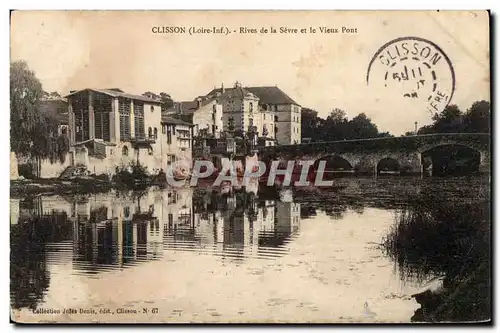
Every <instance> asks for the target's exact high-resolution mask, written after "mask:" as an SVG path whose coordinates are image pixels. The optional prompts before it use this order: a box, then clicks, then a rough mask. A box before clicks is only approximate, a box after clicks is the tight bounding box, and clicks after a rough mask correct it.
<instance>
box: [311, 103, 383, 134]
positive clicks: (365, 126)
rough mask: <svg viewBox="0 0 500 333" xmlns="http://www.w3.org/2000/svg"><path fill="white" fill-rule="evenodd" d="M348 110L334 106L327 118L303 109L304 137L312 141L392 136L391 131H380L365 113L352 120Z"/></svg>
mask: <svg viewBox="0 0 500 333" xmlns="http://www.w3.org/2000/svg"><path fill="white" fill-rule="evenodd" d="M346 114H347V113H346V112H345V111H344V110H342V109H339V108H334V109H333V110H332V112H330V114H329V115H328V117H327V118H326V119H323V118H320V117H318V113H317V112H316V111H314V110H311V109H308V108H303V109H302V137H303V138H311V141H337V140H346V139H364V138H375V137H390V136H392V135H391V134H390V133H389V132H382V133H379V131H378V128H377V126H376V125H375V124H373V123H372V122H371V119H370V118H368V117H367V116H366V114H364V113H360V114H358V115H357V116H356V117H354V118H353V119H351V120H348V119H347V117H346Z"/></svg>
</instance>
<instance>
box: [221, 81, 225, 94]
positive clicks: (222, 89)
mask: <svg viewBox="0 0 500 333" xmlns="http://www.w3.org/2000/svg"><path fill="white" fill-rule="evenodd" d="M221 91H222V93H224V92H225V91H226V90H225V89H224V82H222V85H221Z"/></svg>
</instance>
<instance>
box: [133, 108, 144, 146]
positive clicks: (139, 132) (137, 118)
mask: <svg viewBox="0 0 500 333" xmlns="http://www.w3.org/2000/svg"><path fill="white" fill-rule="evenodd" d="M134 132H135V137H136V138H141V139H143V138H144V137H145V135H144V104H143V103H141V102H139V101H134Z"/></svg>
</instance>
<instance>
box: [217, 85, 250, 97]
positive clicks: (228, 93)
mask: <svg viewBox="0 0 500 333" xmlns="http://www.w3.org/2000/svg"><path fill="white" fill-rule="evenodd" d="M248 94H251V95H254V94H253V93H252V92H251V91H248V90H247V88H243V87H239V86H238V87H234V88H226V89H224V93H222V89H221V88H218V89H214V90H212V91H211V92H209V93H208V94H207V96H208V97H209V98H216V97H220V98H238V99H239V98H241V99H242V98H244V97H245V96H247V95H248Z"/></svg>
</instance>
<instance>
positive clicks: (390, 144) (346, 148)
mask: <svg viewBox="0 0 500 333" xmlns="http://www.w3.org/2000/svg"><path fill="white" fill-rule="evenodd" d="M490 139H491V136H490V134H489V133H444V134H427V135H414V136H402V137H389V138H372V139H359V140H343V141H330V142H313V143H309V144H300V145H286V146H268V147H264V148H262V149H260V150H259V157H260V159H261V160H262V161H265V162H270V161H272V160H277V159H284V160H298V159H300V160H314V161H319V160H325V159H328V158H332V157H336V158H342V159H343V160H345V161H347V162H349V164H350V166H351V168H352V169H354V170H355V171H357V172H361V173H374V172H375V173H376V172H378V171H377V170H378V169H377V168H378V166H379V163H380V162H381V161H382V160H386V159H390V160H392V161H396V162H397V165H398V169H399V170H400V171H403V172H406V173H421V172H423V171H424V167H427V166H426V164H427V165H429V164H430V165H432V163H434V161H433V159H437V158H438V157H439V158H443V157H444V158H449V159H454V158H456V156H452V155H453V154H452V153H449V154H450V156H443V155H446V151H445V152H444V153H442V152H439V149H440V148H442V147H446V146H447V147H460V148H461V149H464V148H465V149H466V150H469V151H470V153H471V155H473V156H475V158H476V160H477V164H478V168H477V169H478V170H477V171H479V172H481V173H488V172H489V171H490V163H491V153H490ZM436 149H438V150H436ZM433 151H434V152H435V153H434V154H431V152H433ZM436 151H437V153H436ZM436 156H437V157H436Z"/></svg>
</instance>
